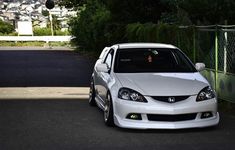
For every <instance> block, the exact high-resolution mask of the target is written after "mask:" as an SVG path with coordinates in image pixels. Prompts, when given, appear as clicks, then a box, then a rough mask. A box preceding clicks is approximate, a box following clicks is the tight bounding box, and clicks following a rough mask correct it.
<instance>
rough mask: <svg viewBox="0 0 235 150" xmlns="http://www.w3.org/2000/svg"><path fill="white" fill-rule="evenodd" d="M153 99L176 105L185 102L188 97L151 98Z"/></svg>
mask: <svg viewBox="0 0 235 150" xmlns="http://www.w3.org/2000/svg"><path fill="white" fill-rule="evenodd" d="M152 98H153V99H155V100H157V101H161V102H166V103H176V102H179V101H183V100H186V99H187V98H189V96H152ZM169 98H173V99H174V101H170V100H169Z"/></svg>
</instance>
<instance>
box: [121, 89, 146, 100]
mask: <svg viewBox="0 0 235 150" xmlns="http://www.w3.org/2000/svg"><path fill="white" fill-rule="evenodd" d="M118 98H120V99H123V100H130V101H135V102H144V103H147V102H148V101H147V100H146V99H145V98H144V96H143V95H141V94H140V93H139V92H136V91H135V90H132V89H129V88H121V89H120V90H119V92H118Z"/></svg>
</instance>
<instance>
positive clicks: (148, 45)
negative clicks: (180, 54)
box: [114, 43, 176, 49]
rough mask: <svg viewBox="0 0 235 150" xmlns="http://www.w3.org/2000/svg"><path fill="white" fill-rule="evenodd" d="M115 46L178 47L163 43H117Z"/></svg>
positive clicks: (123, 47)
mask: <svg viewBox="0 0 235 150" xmlns="http://www.w3.org/2000/svg"><path fill="white" fill-rule="evenodd" d="M114 46H118V48H119V49H128V48H173V49H175V48H176V47H175V46H173V45H170V44H162V43H122V44H116V45H114Z"/></svg>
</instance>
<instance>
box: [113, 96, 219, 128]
mask: <svg viewBox="0 0 235 150" xmlns="http://www.w3.org/2000/svg"><path fill="white" fill-rule="evenodd" d="M145 98H146V99H147V100H148V103H139V102H132V101H125V100H121V99H116V100H114V103H115V104H114V122H115V124H116V125H117V126H119V127H122V128H134V129H183V128H202V127H209V126H215V125H217V124H218V123H219V119H220V117H219V113H218V112H217V100H216V99H211V100H207V101H202V102H196V101H195V99H196V96H191V97H189V98H188V99H187V100H184V101H180V102H177V103H173V104H170V103H165V102H160V101H156V100H154V99H152V98H151V97H145ZM203 112H211V113H212V114H213V116H212V117H209V118H205V119H201V115H202V113H203ZM130 113H136V114H140V115H141V120H133V119H127V118H126V117H127V115H128V114H130ZM191 113H196V117H195V119H192V120H184V121H150V120H149V119H148V115H150V114H156V115H181V114H191Z"/></svg>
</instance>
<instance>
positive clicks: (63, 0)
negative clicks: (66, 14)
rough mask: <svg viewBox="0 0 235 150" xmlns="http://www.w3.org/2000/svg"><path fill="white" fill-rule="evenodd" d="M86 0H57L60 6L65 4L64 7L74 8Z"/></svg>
mask: <svg viewBox="0 0 235 150" xmlns="http://www.w3.org/2000/svg"><path fill="white" fill-rule="evenodd" d="M86 1H87V0H58V4H59V5H60V6H65V7H66V8H74V7H75V8H76V7H78V6H81V5H83V4H85V2H86Z"/></svg>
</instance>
